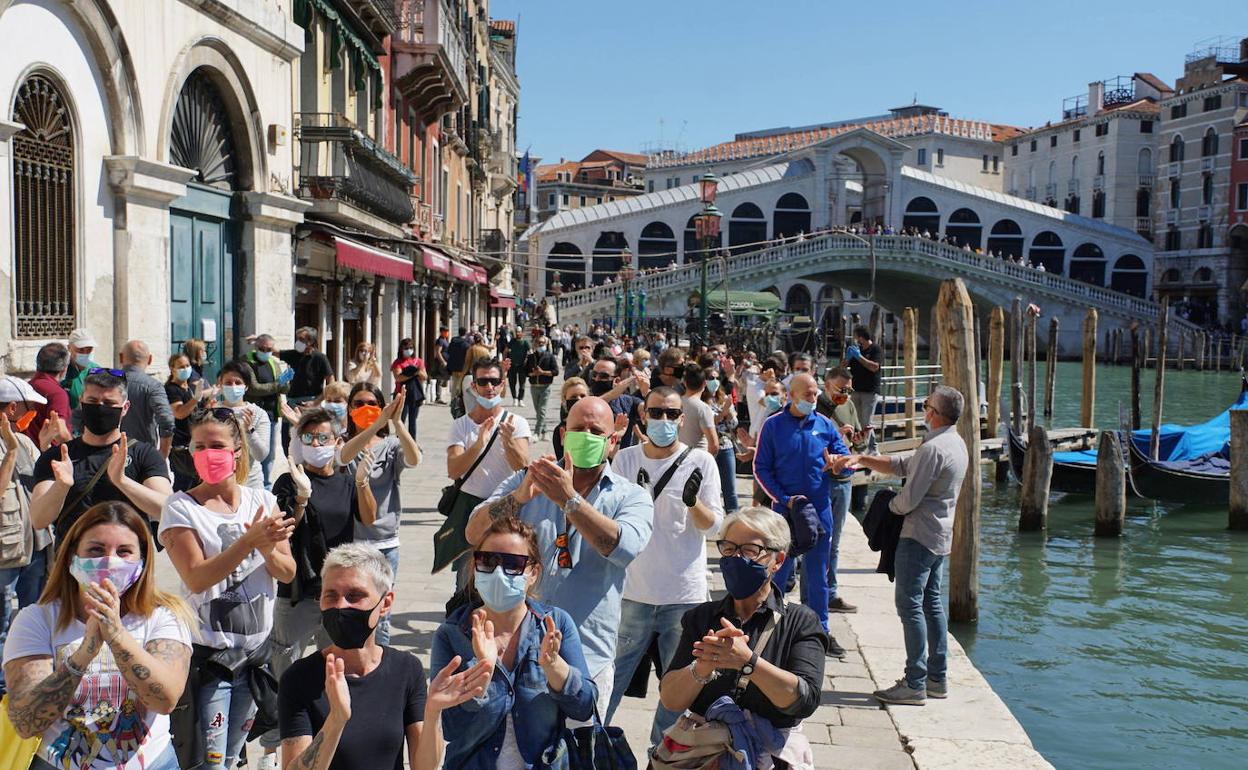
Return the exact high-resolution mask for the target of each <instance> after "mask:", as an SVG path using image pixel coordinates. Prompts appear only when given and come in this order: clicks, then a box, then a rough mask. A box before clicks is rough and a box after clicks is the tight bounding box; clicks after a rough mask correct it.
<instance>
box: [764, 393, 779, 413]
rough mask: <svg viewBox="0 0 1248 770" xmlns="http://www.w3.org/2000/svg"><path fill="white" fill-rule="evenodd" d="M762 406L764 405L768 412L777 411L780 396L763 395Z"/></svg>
mask: <svg viewBox="0 0 1248 770" xmlns="http://www.w3.org/2000/svg"><path fill="white" fill-rule="evenodd" d="M763 406H764V407H766V408H767V411H769V412H776V411H779V410H780V397H779V396H767V397H765V398H764V399H763Z"/></svg>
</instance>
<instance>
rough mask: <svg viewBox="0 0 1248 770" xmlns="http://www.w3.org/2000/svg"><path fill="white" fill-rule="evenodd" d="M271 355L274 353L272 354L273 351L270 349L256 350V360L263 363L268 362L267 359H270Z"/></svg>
mask: <svg viewBox="0 0 1248 770" xmlns="http://www.w3.org/2000/svg"><path fill="white" fill-rule="evenodd" d="M270 355H272V354H271V353H269V351H267V350H257V351H256V360H257V361H260V362H262V363H263V362H266V361H268V360H269V356H270Z"/></svg>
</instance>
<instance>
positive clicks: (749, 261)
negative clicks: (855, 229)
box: [559, 233, 1159, 320]
mask: <svg viewBox="0 0 1248 770" xmlns="http://www.w3.org/2000/svg"><path fill="white" fill-rule="evenodd" d="M870 248H871V246H870V244H869V243H868V241H867V239H866V238H864V237H859V236H853V235H847V234H843V233H828V234H824V235H815V236H811V237H808V238H806V239H805V240H800V241H790V242H788V243H784V244H780V245H777V246H772V247H770V248H765V249H762V250H760V251H755V252H751V253H749V254H738V255H736V256H732V257H728V258H727V263H728V274H729V275H730V276H731V275H737V276H741V275H748V274H749V273H750V272H751V271H753V270H756V269H759V268H763V267H766V266H768V265H773V264H776V263H778V262H785V261H787V260H790V259H794V258H800V257H806V256H810V255H813V254H818V253H821V252H827V251H849V252H857V253H860V254H864V255H865V254H867V253H869V251H870ZM875 253H876V256H877V258H878V257H899V256H900V257H907V256H912V255H914V254H921V255H923V256H926V257H930V258H932V259H933V260H937V261H945V262H951V263H955V264H957V265H961V266H964V267H969V268H972V269H974V270H979V271H985V272H990V273H996V274H999V275H1003V276H1006V277H1009V278H1011V279H1013V280H1015V281H1021V282H1024V283H1030V284H1033V285H1035V286H1038V287H1042V288H1044V289H1047V290H1049V291H1052V292H1055V293H1059V294H1065V295H1068V296H1070V295H1073V296H1075V297H1078V298H1081V299H1082V300H1084V301H1085V302H1086V303H1087V304H1088V306H1090V307H1098V308H1116V309H1119V310H1121V311H1122V312H1124V313H1126V314H1127V315H1130V316H1134V317H1136V318H1139V319H1140V320H1144V319H1151V318H1155V317H1156V316H1157V312H1158V309H1159V308H1158V305H1157V304H1156V303H1154V302H1151V301H1148V300H1144V299H1141V298H1139V297H1135V296H1132V295H1130V294H1124V293H1122V292H1119V291H1114V290H1113V289H1106V288H1104V287H1102V286H1093V285H1092V284H1088V283H1084V282H1082V281H1077V280H1075V279H1073V278H1067V277H1065V276H1062V275H1058V274H1056V273H1045V272H1041V271H1039V270H1036V269H1035V268H1032V267H1028V266H1026V265H1017V264H1014V263H1013V262H1010V261H1008V260H1005V259H1000V258H997V257H991V256H987V255H984V254H977V253H975V252H973V251H967V250H965V249H961V248H958V247H956V246H950V245H949V244H946V243H940V242H938V241H933V240H929V239H926V238H920V237H915V236H908V235H878V236H875ZM722 266H723V261H721V260H718V259H713V260H712V261H711V262H710V264H709V265H708V268H707V279H708V281H709V282H711V283H717V282H719V281H720V280H722V277H723V267H722ZM701 269H702V268H701V265H700V264H699V263H696V262H695V263H690V264H686V265H681V266H679V267H675V268H670V269H667V270H663V271H661V272H658V273H650V274H648V275H641V276H638V277H637V278H635V279H633V283H632V286H633V287H635V288H636V289H638V290H640V289H645V290H646V292H647V293H655V292H657V291H662V290H664V289H677V288H681V289H684V288H687V287H688V286H690V285H691V284H694V283H696V282H697V281H698V280H699V279H700V277H701ZM618 289H619V286H618V285H616V284H603V285H599V286H593V287H590V288H586V289H580V290H577V291H574V292H568V293H566V294H564V295H563V296H561V297H560V298H559V307H560V308H562V309H565V310H575V309H576V308H580V307H584V306H586V305H594V304H597V303H600V302H601V303H609V302H613V301H614V298H615V292H616V291H617V290H618Z"/></svg>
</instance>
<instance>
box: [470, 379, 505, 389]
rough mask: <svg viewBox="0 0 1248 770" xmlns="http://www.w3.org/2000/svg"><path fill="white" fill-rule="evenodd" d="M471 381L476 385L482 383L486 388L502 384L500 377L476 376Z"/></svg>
mask: <svg viewBox="0 0 1248 770" xmlns="http://www.w3.org/2000/svg"><path fill="white" fill-rule="evenodd" d="M473 382H475V383H477V384H478V385H484V386H485V387H487V388H497V387H498V386H499V385H502V384H503V378H502V377H478V378H476V379H475V380H473Z"/></svg>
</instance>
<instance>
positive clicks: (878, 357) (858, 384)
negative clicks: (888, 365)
mask: <svg viewBox="0 0 1248 770" xmlns="http://www.w3.org/2000/svg"><path fill="white" fill-rule="evenodd" d="M859 352H860V353H861V354H862V357H863V358H865V359H867V360H868V361H871V362H873V363H876V364H880V365H883V363H884V351H883V350H880V346H879V345H877V344H875V343H874V342H872V343H871V344H870V345H868V346H866V347H865V348H862V349H861V350H860V351H859ZM849 373H850V374H851V375H853V386H854V390H857V391H861V392H863V393H875V392H877V391H878V390H879V387H880V372H879V370H878V369H877V370H876V371H874V372H873V371H870V370H868V369H867V367H865V366H863V365H862V362H860V361H859V360H858V359H856V358H855V359H854V360H853V361H850V362H849Z"/></svg>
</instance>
